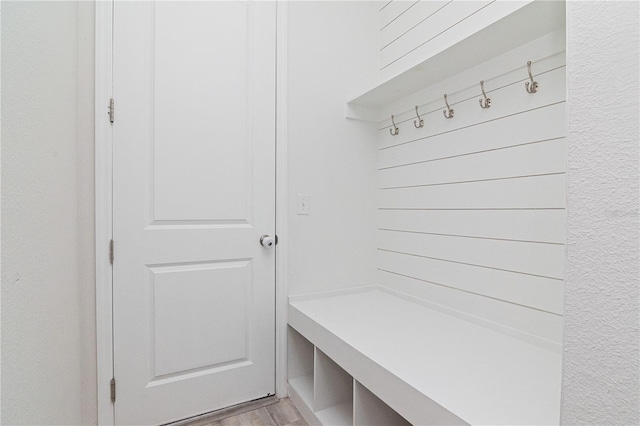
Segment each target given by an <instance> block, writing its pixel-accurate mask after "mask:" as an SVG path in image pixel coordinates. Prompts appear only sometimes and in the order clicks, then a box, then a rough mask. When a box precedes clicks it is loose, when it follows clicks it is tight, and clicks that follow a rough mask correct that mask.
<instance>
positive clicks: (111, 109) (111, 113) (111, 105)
mask: <svg viewBox="0 0 640 426" xmlns="http://www.w3.org/2000/svg"><path fill="white" fill-rule="evenodd" d="M114 115H115V103H114V101H113V98H111V100H110V101H109V121H110V122H112V123H113V118H114Z"/></svg>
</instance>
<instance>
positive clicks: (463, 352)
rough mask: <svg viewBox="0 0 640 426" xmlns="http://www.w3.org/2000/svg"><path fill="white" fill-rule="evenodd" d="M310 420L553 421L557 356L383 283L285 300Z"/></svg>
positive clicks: (300, 399) (292, 372)
mask: <svg viewBox="0 0 640 426" xmlns="http://www.w3.org/2000/svg"><path fill="white" fill-rule="evenodd" d="M288 314H289V335H288V340H289V345H288V346H289V349H288V350H289V354H288V360H289V361H288V363H289V367H288V368H289V393H290V396H291V399H292V400H293V402H294V403H295V404H296V406H297V407H298V408H299V409H300V411H301V413H302V414H303V416H304V417H305V418H306V419H307V421H309V423H311V424H322V425H396V424H397V425H403V424H415V425H426V424H433V425H435V424H438V425H442V424H510V425H515V424H539V425H542V424H544V425H550V424H558V422H559V416H560V378H561V374H560V371H561V355H560V354H559V353H557V352H555V351H553V350H550V349H546V348H542V347H540V346H537V345H534V344H532V343H528V342H526V341H523V340H520V339H517V338H514V337H513V336H509V335H507V334H504V333H501V332H499V331H496V330H493V329H490V328H487V327H485V326H482V325H479V324H476V323H474V322H473V321H471V320H468V319H463V318H460V317H457V316H455V315H451V314H450V313H447V312H446V310H443V309H439V308H438V306H437V305H431V304H430V303H429V302H427V301H423V300H421V299H415V298H412V297H410V296H406V295H404V294H401V293H396V292H394V291H392V290H389V289H386V288H383V287H377V286H375V287H365V288H360V289H354V290H349V291H339V292H330V293H322V294H318V295H305V296H297V297H295V296H294V297H290V298H289V312H288Z"/></svg>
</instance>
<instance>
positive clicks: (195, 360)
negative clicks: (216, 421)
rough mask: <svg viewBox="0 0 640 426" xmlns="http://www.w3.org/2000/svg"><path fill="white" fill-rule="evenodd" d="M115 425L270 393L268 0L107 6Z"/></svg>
mask: <svg viewBox="0 0 640 426" xmlns="http://www.w3.org/2000/svg"><path fill="white" fill-rule="evenodd" d="M113 76H114V77H113V96H114V99H115V122H114V124H113V162H114V163H113V170H114V183H113V188H114V194H113V205H114V211H113V218H114V219H113V220H114V222H113V233H114V235H113V239H114V246H115V260H114V266H113V277H114V278H113V280H114V282H113V318H114V336H113V340H114V375H115V380H116V401H115V405H114V409H115V421H116V424H160V423H166V422H170V421H174V420H178V419H182V418H186V417H190V416H194V415H197V414H201V413H205V412H209V411H212V410H216V409H219V408H223V407H227V406H230V405H233V404H238V403H241V402H245V401H249V400H252V399H257V398H261V397H265V396H267V395H270V394H273V393H274V392H275V371H274V370H275V312H274V311H275V307H274V305H275V249H274V248H273V247H272V248H265V247H263V246H261V245H260V237H261V236H262V235H263V234H268V235H271V236H273V234H274V230H275V3H273V2H253V1H236V2H157V3H155V2H117V1H116V2H115V4H114V70H113Z"/></svg>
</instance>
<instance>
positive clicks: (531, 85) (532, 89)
mask: <svg viewBox="0 0 640 426" xmlns="http://www.w3.org/2000/svg"><path fill="white" fill-rule="evenodd" d="M527 71H529V78H530V79H531V82H529V81H527V82H526V83H525V84H524V87H526V88H527V93H536V92H537V91H538V82H537V81H533V75H531V61H527Z"/></svg>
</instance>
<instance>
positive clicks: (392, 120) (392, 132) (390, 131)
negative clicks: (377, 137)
mask: <svg viewBox="0 0 640 426" xmlns="http://www.w3.org/2000/svg"><path fill="white" fill-rule="evenodd" d="M393 118H394V117H393V114H391V122H392V123H393V130H391V129H389V133H391V136H397V135H398V133H400V129H399V128H398V126H396V122H395V121H394V119H393Z"/></svg>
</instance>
